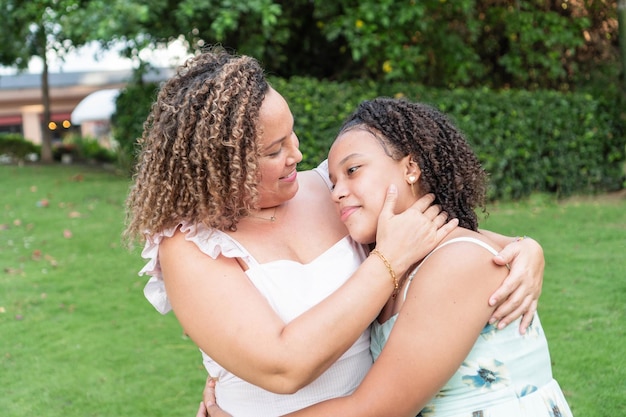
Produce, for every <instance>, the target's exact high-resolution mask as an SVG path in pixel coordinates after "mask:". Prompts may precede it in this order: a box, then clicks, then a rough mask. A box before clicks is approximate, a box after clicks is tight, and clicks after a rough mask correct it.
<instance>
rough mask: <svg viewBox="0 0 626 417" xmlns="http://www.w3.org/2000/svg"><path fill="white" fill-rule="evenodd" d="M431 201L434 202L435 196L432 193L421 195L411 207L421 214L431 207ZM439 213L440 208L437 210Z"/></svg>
mask: <svg viewBox="0 0 626 417" xmlns="http://www.w3.org/2000/svg"><path fill="white" fill-rule="evenodd" d="M433 201H435V195H434V194H432V193H429V194H426V195H423V196H422V197H420V198H419V199H418V200H417V201H416V202H415V203H413V207H414V208H415V209H417V210H419V211H421V212H422V213H424V212H426V210H427V209H428V208H430V207H431V206H432V204H433ZM439 211H441V208H440V209H439ZM439 211H438V212H439ZM438 212H437V213H438Z"/></svg>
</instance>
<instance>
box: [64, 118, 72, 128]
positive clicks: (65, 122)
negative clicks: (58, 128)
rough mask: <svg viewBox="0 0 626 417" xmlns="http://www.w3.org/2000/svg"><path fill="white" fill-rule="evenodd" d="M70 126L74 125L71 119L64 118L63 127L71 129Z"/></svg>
mask: <svg viewBox="0 0 626 417" xmlns="http://www.w3.org/2000/svg"><path fill="white" fill-rule="evenodd" d="M70 126H72V124H71V123H70V121H69V120H63V127H64V128H66V129H69V128H70Z"/></svg>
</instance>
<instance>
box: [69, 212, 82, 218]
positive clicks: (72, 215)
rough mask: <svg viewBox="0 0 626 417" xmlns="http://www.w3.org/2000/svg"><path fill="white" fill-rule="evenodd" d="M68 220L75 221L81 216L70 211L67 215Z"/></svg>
mask: <svg viewBox="0 0 626 417" xmlns="http://www.w3.org/2000/svg"><path fill="white" fill-rule="evenodd" d="M67 216H68V217H69V218H70V219H77V218H79V217H80V216H81V214H80V212H78V211H70V213H69V214H68V215H67Z"/></svg>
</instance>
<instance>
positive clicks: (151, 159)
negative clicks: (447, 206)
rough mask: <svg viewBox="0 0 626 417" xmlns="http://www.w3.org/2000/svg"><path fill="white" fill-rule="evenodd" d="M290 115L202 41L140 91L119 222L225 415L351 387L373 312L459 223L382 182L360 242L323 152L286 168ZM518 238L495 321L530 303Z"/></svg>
mask: <svg viewBox="0 0 626 417" xmlns="http://www.w3.org/2000/svg"><path fill="white" fill-rule="evenodd" d="M293 123H294V122H293V116H292V115H291V112H290V111H289V107H288V105H287V103H286V102H285V100H284V99H283V97H282V96H281V95H280V94H279V93H278V92H277V91H276V90H274V89H273V88H271V86H270V85H269V84H268V83H267V81H266V79H265V76H264V73H263V70H262V69H261V67H260V65H259V64H258V62H257V61H255V60H254V59H252V58H250V57H246V56H236V55H232V54H229V53H226V52H224V51H223V50H211V51H208V52H205V53H202V54H199V55H197V56H195V57H193V58H191V59H190V60H188V61H187V63H186V64H185V65H183V66H182V67H181V68H180V69H179V70H178V72H177V74H176V75H175V76H174V77H173V78H172V79H170V80H169V81H168V82H166V83H165V84H164V85H163V87H162V88H161V90H160V92H159V94H158V97H157V100H156V102H155V103H154V104H153V107H152V110H151V113H150V116H149V117H148V119H147V121H146V123H145V129H144V134H143V136H142V138H141V140H140V142H139V146H140V154H139V158H138V162H137V168H136V174H135V176H134V184H133V186H132V188H131V190H130V194H129V197H128V223H127V224H128V225H127V229H126V236H127V237H128V238H129V239H131V240H132V239H139V240H141V239H145V247H144V250H143V253H142V255H143V256H144V257H145V258H147V259H148V260H149V262H148V263H147V264H146V266H145V267H144V268H143V269H142V270H141V273H142V274H147V275H150V276H151V278H150V280H149V282H148V284H147V285H146V287H145V289H144V293H145V295H146V297H147V298H148V299H149V300H150V302H151V303H152V304H153V305H154V306H155V307H156V308H157V309H158V310H159V311H160V312H161V313H166V312H168V311H169V310H170V309H172V310H173V311H174V313H175V314H176V316H177V318H178V320H179V322H180V323H181V325H182V326H183V328H184V330H185V332H186V333H187V334H188V335H189V336H190V337H191V338H192V339H193V341H194V342H195V343H196V344H197V345H198V346H199V348H200V350H201V351H202V355H203V360H204V364H205V367H206V368H207V370H208V372H209V375H210V376H211V377H214V378H219V381H220V384H219V386H218V388H217V396H218V398H219V400H220V402H221V405H222V406H223V407H224V408H225V409H226V410H227V411H229V412H231V413H233V414H234V415H236V416H238V417H239V416H246V415H250V416H252V415H253V416H256V417H259V416H261V417H262V416H275V415H279V414H285V413H287V412H291V411H294V410H297V409H301V408H303V407H306V406H308V405H310V404H313V403H316V402H319V401H322V400H324V399H329V398H334V397H337V396H341V395H347V394H349V393H350V392H352V391H353V390H354V389H355V388H356V387H357V386H358V384H359V382H360V381H361V380H362V378H363V377H364V376H365V374H366V373H367V370H368V369H369V368H370V367H371V364H372V359H371V354H370V352H369V325H370V323H371V322H372V321H373V320H374V318H375V317H376V316H377V315H378V312H379V310H380V308H381V307H382V306H383V305H384V304H385V302H386V300H387V299H388V298H389V296H390V295H391V294H392V293H393V292H394V291H396V289H397V288H398V287H399V286H400V285H401V283H402V280H403V279H404V274H405V272H406V271H407V270H408V269H409V268H410V266H411V265H412V264H414V263H415V262H416V261H418V260H419V259H421V258H422V257H423V256H424V255H425V254H426V253H428V252H429V251H430V250H432V248H434V247H435V246H436V244H437V243H438V242H440V241H441V240H442V239H443V238H444V237H445V236H446V235H447V234H448V233H449V232H450V231H452V230H454V228H455V226H456V220H452V221H450V222H448V223H446V218H447V216H446V214H445V213H441V208H440V207H439V206H438V205H431V203H432V199H433V197H432V195H427V196H425V197H423V198H422V199H420V200H418V201H417V202H416V203H415V204H413V205H412V206H411V207H410V208H408V209H407V210H405V211H404V212H402V213H396V211H395V210H394V204H395V201H396V196H397V188H396V186H393V185H391V186H390V187H389V191H388V193H387V198H386V203H385V209H384V210H383V211H382V213H381V215H380V217H379V226H378V233H377V236H376V241H377V244H376V252H375V253H374V254H371V255H370V254H369V248H368V247H367V246H365V245H361V244H358V243H356V242H355V241H353V240H352V239H350V238H349V236H347V232H346V229H345V227H344V226H343V225H342V223H341V221H340V219H339V217H338V216H337V213H336V211H335V207H334V204H333V202H332V201H331V198H330V192H329V188H328V177H327V172H326V171H325V164H322V165H321V166H320V167H319V168H318V169H316V170H313V171H306V172H297V171H296V167H297V164H298V162H300V160H301V159H302V155H301V154H300V151H299V150H298V139H297V136H296V135H295V133H294V131H293ZM407 230H410V232H407ZM499 239H501V241H503V242H508V241H509V240H510V239H509V238H505V237H502V236H499ZM529 242H530V243H526V242H517V243H513V244H512V245H511V246H510V247H509V248H508V249H507V251H506V252H504V253H503V257H502V258H503V259H498V260H497V262H508V261H511V260H513V259H515V262H514V265H515V266H514V268H513V271H512V272H511V275H510V277H509V280H508V281H507V283H506V284H505V285H503V287H502V288H501V289H500V290H499V291H498V292H496V293H495V294H494V296H493V298H494V300H495V301H496V302H498V301H500V300H502V299H504V298H507V296H509V294H511V295H510V296H509V297H508V300H507V302H506V303H505V304H504V305H503V306H501V307H499V309H498V310H496V314H495V315H494V319H501V322H502V323H503V324H505V323H507V322H510V321H512V320H514V319H516V318H517V317H519V316H520V315H521V314H522V313H524V312H528V311H530V312H532V311H534V309H535V305H536V299H537V298H538V296H539V293H540V287H541V280H542V271H543V255H542V251H541V248H540V246H539V245H537V244H536V243H535V242H532V241H529ZM520 252H521V253H520ZM485 302H487V300H485ZM285 394H290V395H285Z"/></svg>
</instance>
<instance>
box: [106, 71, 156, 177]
mask: <svg viewBox="0 0 626 417" xmlns="http://www.w3.org/2000/svg"><path fill="white" fill-rule="evenodd" d="M157 91H158V85H157V84H155V83H129V84H128V85H127V86H126V87H125V88H124V89H123V90H122V91H121V92H120V94H119V95H118V97H117V99H116V101H115V113H114V114H113V115H112V117H111V125H112V130H113V137H114V138H115V140H116V141H117V143H118V144H119V150H118V151H119V155H120V159H119V160H118V161H119V163H120V165H121V168H122V169H124V170H125V171H127V172H130V170H131V167H132V165H133V164H134V161H135V156H136V155H135V151H136V143H137V140H138V139H139V138H141V134H142V132H143V124H144V122H145V120H146V118H147V117H148V114H149V113H150V107H151V106H152V103H153V101H154V100H155V99H156V94H157Z"/></svg>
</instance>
